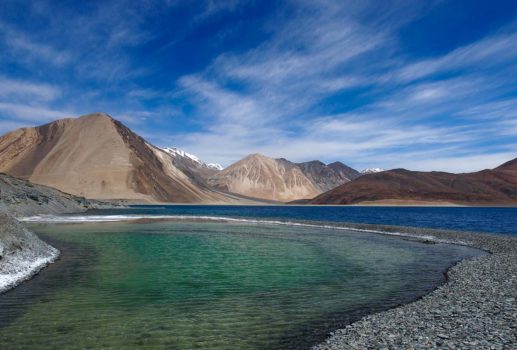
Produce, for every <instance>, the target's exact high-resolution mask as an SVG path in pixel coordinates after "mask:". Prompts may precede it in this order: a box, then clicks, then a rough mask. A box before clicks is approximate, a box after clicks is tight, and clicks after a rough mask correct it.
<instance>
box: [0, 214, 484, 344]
mask: <svg viewBox="0 0 517 350" xmlns="http://www.w3.org/2000/svg"><path fill="white" fill-rule="evenodd" d="M32 228H33V229H34V230H35V231H36V232H38V233H39V234H41V235H42V236H43V237H45V238H46V239H48V240H50V241H51V243H53V244H55V245H57V246H58V247H61V248H63V249H62V250H63V256H62V260H61V261H59V262H58V263H56V264H53V265H52V266H51V267H49V268H47V269H45V270H44V271H43V272H42V273H41V274H40V275H38V276H37V278H35V279H33V280H31V281H29V282H27V283H24V284H22V285H21V286H20V287H18V288H16V289H14V290H12V291H10V292H8V293H6V294H4V295H1V296H0V311H1V312H0V344H1V346H0V347H1V348H2V349H14V348H17V349H18V348H24V349H34V348H37V349H47V348H49V349H50V348H56V349H60V348H66V347H70V346H73V347H77V348H101V347H103V348H112V349H132V348H135V349H136V348H141V347H143V346H147V347H149V348H153V349H154V348H156V349H192V348H205V349H228V348H239V349H276V348H282V349H285V348H304V347H308V346H309V345H311V344H314V343H315V342H319V341H321V340H323V339H324V338H325V336H326V335H327V334H328V332H329V331H331V330H333V329H336V328H339V327H342V326H343V325H344V324H346V323H348V322H350V321H352V320H355V319H357V318H358V317H360V316H361V315H364V314H365V313H369V312H373V311H379V310H383V309H386V308H389V307H393V306H395V305H397V304H399V303H404V302H408V301H410V300H414V299H415V298H418V297H419V296H421V295H423V294H425V293H428V292H429V291H430V290H432V289H433V288H435V287H436V286H437V285H438V284H439V283H442V282H443V279H444V274H443V273H444V271H445V270H446V269H447V268H448V267H449V266H450V265H451V264H453V263H455V262H457V261H458V260H460V259H462V258H464V257H468V256H474V255H477V254H480V252H479V251H477V250H474V249H471V248H467V247H461V246H454V245H445V244H423V243H419V242H414V241H406V240H401V239H400V238H395V237H389V236H383V235H376V234H371V233H359V232H351V231H339V230H332V229H323V228H317V227H293V226H285V225H267V224H251V223H242V222H241V223H238V222H233V223H222V222H204V221H159V222H142V223H135V222H126V223H122V222H120V223H85V224H60V225H57V224H45V225H33V227H32Z"/></svg>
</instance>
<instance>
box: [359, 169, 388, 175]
mask: <svg viewBox="0 0 517 350" xmlns="http://www.w3.org/2000/svg"><path fill="white" fill-rule="evenodd" d="M382 171H384V169H382V168H366V169H364V170H362V171H361V174H362V175H365V174H375V173H380V172H382Z"/></svg>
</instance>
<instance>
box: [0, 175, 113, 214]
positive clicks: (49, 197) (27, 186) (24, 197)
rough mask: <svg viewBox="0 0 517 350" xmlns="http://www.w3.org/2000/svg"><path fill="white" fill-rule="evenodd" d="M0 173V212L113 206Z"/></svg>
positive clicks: (63, 210) (42, 211) (62, 210)
mask: <svg viewBox="0 0 517 350" xmlns="http://www.w3.org/2000/svg"><path fill="white" fill-rule="evenodd" d="M113 205H115V204H112V203H104V202H100V201H95V200H88V199H85V198H84V197H77V196H73V195H70V194H68V193H64V192H61V191H59V190H56V189H54V188H51V187H47V186H42V185H35V184H32V183H30V182H29V181H25V180H21V179H18V178H15V177H12V176H9V175H6V174H2V173H0V212H9V213H10V214H12V215H14V216H29V215H36V214H60V213H72V212H81V211H84V210H87V209H102V208H111V207H113Z"/></svg>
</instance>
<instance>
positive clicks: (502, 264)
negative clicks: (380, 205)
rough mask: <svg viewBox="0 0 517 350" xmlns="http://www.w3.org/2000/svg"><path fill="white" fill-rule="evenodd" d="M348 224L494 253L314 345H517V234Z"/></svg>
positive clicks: (320, 347)
mask: <svg viewBox="0 0 517 350" xmlns="http://www.w3.org/2000/svg"><path fill="white" fill-rule="evenodd" d="M347 226H348V227H354V228H358V229H363V230H378V231H386V232H387V233H390V232H391V233H396V234H399V233H400V234H402V235H410V236H412V237H416V238H417V239H421V240H424V241H427V242H432V241H440V242H449V243H456V244H462V245H468V246H471V247H475V248H479V249H483V250H485V251H488V252H489V253H491V254H487V255H483V256H481V257H477V258H474V259H469V260H464V261H462V262H460V263H458V264H457V265H455V266H453V267H452V268H451V269H449V271H448V272H447V278H448V280H447V282H446V283H445V284H443V285H442V286H440V287H438V288H437V289H436V290H435V291H433V292H432V293H430V294H428V295H426V296H424V297H423V298H421V299H419V300H417V301H415V302H413V303H410V304H407V305H403V306H400V307H397V308H394V309H391V310H388V311H384V312H380V313H377V314H372V315H369V316H366V317H364V318H362V319H361V320H359V321H357V322H354V323H352V324H350V325H348V326H347V327H346V328H344V329H340V330H337V331H335V332H332V333H331V334H330V336H329V338H327V340H326V341H325V342H323V343H322V344H319V345H316V346H314V347H313V350H323V349H325V350H330V349H517V300H516V299H517V237H512V236H503V235H489V234H478V233H475V234H474V233H466V232H456V231H442V230H428V229H416V228H401V227H383V226H378V225H347ZM516 229H517V228H516Z"/></svg>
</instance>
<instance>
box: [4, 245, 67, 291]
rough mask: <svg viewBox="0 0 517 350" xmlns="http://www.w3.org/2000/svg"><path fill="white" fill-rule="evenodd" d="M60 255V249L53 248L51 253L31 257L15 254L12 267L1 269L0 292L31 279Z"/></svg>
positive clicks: (11, 260) (10, 262)
mask: <svg viewBox="0 0 517 350" xmlns="http://www.w3.org/2000/svg"><path fill="white" fill-rule="evenodd" d="M58 257H59V251H58V250H57V249H55V248H52V250H51V255H50V256H47V257H38V258H35V259H30V257H29V258H28V257H26V256H24V255H20V256H18V255H14V256H13V257H11V258H10V261H9V265H10V267H11V269H5V270H4V271H0V293H3V292H6V291H8V290H9V289H11V288H14V287H16V286H17V285H19V284H20V283H22V282H23V281H26V280H28V279H30V278H31V277H32V276H34V275H35V274H37V273H38V272H39V271H40V270H41V269H43V268H44V267H46V266H47V265H48V264H51V263H53V262H54V261H55V260H56V259H57V258H58Z"/></svg>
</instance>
